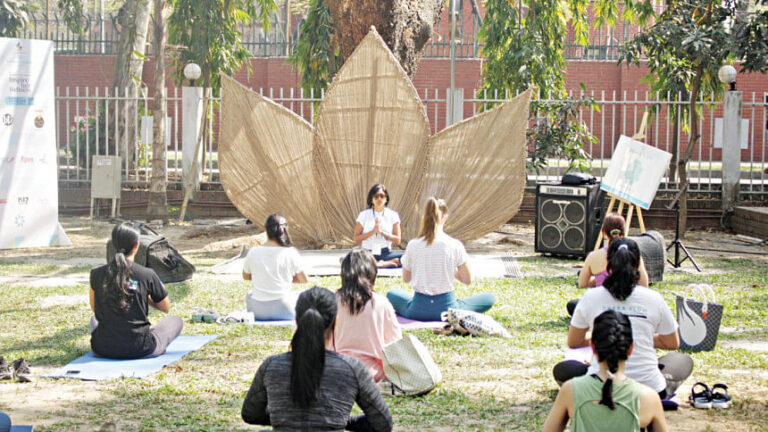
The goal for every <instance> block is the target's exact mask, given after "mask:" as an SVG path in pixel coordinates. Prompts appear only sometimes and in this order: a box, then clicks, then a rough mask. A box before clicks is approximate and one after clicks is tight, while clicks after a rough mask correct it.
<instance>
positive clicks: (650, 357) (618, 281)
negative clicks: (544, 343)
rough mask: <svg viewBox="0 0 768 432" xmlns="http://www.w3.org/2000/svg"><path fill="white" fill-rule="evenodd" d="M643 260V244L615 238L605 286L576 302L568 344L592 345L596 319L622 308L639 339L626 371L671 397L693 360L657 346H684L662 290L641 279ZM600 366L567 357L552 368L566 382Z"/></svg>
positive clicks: (686, 374)
mask: <svg viewBox="0 0 768 432" xmlns="http://www.w3.org/2000/svg"><path fill="white" fill-rule="evenodd" d="M639 265H640V250H639V249H638V246H637V243H636V242H635V241H634V240H632V239H628V238H621V239H618V240H614V241H613V242H611V246H610V247H609V248H608V273H609V274H608V277H607V278H606V279H605V282H603V286H600V287H597V288H593V289H590V290H588V291H587V292H586V293H585V294H584V297H582V298H581V300H580V301H579V303H578V305H577V306H576V310H575V311H574V313H573V318H571V325H570V327H569V329H568V346H569V347H570V348H579V347H585V346H589V345H590V344H591V342H592V340H591V339H590V333H589V331H590V329H592V328H593V321H594V319H595V318H596V317H597V316H598V315H600V313H602V312H603V311H605V310H615V311H618V312H622V313H623V314H625V315H627V317H629V320H630V321H631V322H632V339H633V341H634V350H633V351H632V354H631V355H630V356H629V357H628V359H627V362H626V370H625V373H626V375H627V376H628V377H630V378H632V379H634V380H635V381H637V382H639V383H641V384H645V385H647V386H648V387H650V388H652V389H653V390H655V391H656V392H658V393H659V396H660V397H661V399H666V398H667V397H668V396H672V395H673V394H674V393H675V391H676V390H677V388H678V387H679V386H680V384H682V382H683V381H685V379H686V378H688V377H689V376H690V375H691V372H692V371H693V360H692V359H691V358H690V357H689V356H688V355H686V354H683V353H679V352H671V353H668V354H666V355H664V356H663V357H661V358H660V359H659V358H657V357H656V349H657V348H659V349H666V350H675V349H677V348H678V346H680V338H679V336H678V334H677V321H676V320H675V317H674V316H672V312H671V311H670V310H669V306H667V303H666V302H665V301H664V298H663V297H662V296H661V295H660V294H659V293H658V292H656V291H653V290H650V289H648V288H646V287H644V286H641V285H638V281H639V280H640V271H639ZM593 331H594V330H593ZM597 368H598V362H597V361H595V359H594V358H593V359H592V360H591V363H589V365H588V364H587V363H585V362H580V361H577V360H566V361H563V362H560V363H558V364H557V365H556V366H555V368H554V371H553V373H554V375H555V380H556V381H557V382H558V383H559V384H562V383H563V382H565V381H568V380H569V379H571V378H573V377H576V376H580V375H584V374H587V373H596V372H597Z"/></svg>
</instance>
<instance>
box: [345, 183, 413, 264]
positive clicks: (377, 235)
mask: <svg viewBox="0 0 768 432" xmlns="http://www.w3.org/2000/svg"><path fill="white" fill-rule="evenodd" d="M365 202H366V204H368V208H367V209H365V210H363V211H361V212H360V214H359V215H357V220H356V221H355V236H354V240H355V243H360V242H362V247H363V249H366V250H368V251H370V252H371V253H372V254H373V256H374V258H376V261H377V262H376V265H377V266H379V267H400V257H401V256H403V253H402V252H395V251H393V250H392V243H394V244H396V245H399V244H400V215H399V214H397V212H396V211H394V210H392V209H390V208H389V207H388V206H389V192H388V191H387V188H386V187H384V185H383V184H375V185H373V187H371V190H369V191H368V198H366V200H365Z"/></svg>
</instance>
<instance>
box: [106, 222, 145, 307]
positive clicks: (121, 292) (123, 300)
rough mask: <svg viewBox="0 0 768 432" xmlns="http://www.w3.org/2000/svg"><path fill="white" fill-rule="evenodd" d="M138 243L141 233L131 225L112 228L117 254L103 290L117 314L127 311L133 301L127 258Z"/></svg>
mask: <svg viewBox="0 0 768 432" xmlns="http://www.w3.org/2000/svg"><path fill="white" fill-rule="evenodd" d="M138 242H139V231H138V230H137V229H136V228H134V227H133V225H131V224H130V223H128V222H123V223H121V224H118V225H115V227H114V228H112V246H113V247H114V248H115V251H116V253H115V256H114V258H112V261H110V262H109V265H108V266H107V275H106V277H105V278H104V282H103V283H102V285H101V290H102V292H103V293H104V298H105V299H106V300H107V304H108V305H109V306H110V308H112V310H113V311H115V312H116V313H121V312H124V311H127V310H128V308H129V307H130V301H131V299H133V292H132V291H131V289H130V286H129V283H128V278H129V275H130V274H131V266H132V264H131V261H130V260H128V259H127V258H126V257H125V256H126V255H129V254H130V253H131V251H132V250H133V248H134V247H136V244H137V243H138Z"/></svg>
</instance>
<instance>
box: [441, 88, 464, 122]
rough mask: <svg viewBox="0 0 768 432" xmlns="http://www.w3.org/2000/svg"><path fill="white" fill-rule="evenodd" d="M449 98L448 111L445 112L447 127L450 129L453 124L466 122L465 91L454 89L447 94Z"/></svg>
mask: <svg viewBox="0 0 768 432" xmlns="http://www.w3.org/2000/svg"><path fill="white" fill-rule="evenodd" d="M445 94H446V95H447V96H448V97H447V102H448V106H447V108H448V109H447V110H446V111H445V126H446V127H448V126H450V125H452V124H455V123H458V122H460V121H462V120H464V89H463V88H454V89H453V92H451V89H448V91H446V92H445Z"/></svg>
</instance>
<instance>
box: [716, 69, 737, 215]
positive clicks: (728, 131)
mask: <svg viewBox="0 0 768 432" xmlns="http://www.w3.org/2000/svg"><path fill="white" fill-rule="evenodd" d="M717 77H718V78H719V79H720V81H721V82H722V83H723V84H728V85H730V89H729V90H728V91H726V92H725V95H724V97H723V136H722V143H723V150H722V160H723V168H722V181H723V188H722V206H723V211H729V210H732V209H733V207H734V206H736V205H737V204H738V202H739V181H740V179H741V134H742V130H741V103H742V94H741V92H740V91H737V90H736V68H734V67H733V66H731V65H725V66H723V67H721V68H720V70H719V71H718V73H717Z"/></svg>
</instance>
